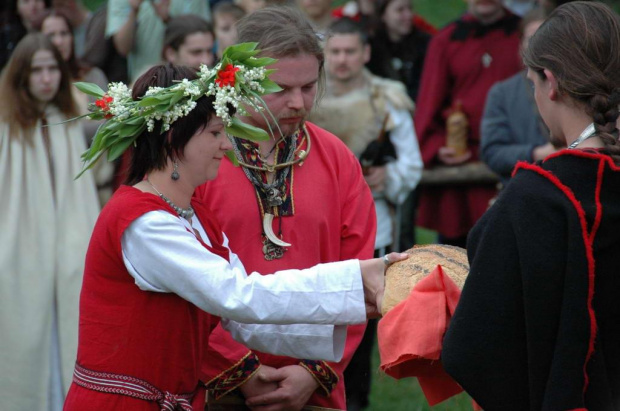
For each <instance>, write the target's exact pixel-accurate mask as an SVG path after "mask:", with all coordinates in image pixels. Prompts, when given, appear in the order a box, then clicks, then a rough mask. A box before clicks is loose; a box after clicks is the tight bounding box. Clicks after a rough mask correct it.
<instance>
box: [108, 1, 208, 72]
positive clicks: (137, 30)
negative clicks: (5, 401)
mask: <svg viewBox="0 0 620 411" xmlns="http://www.w3.org/2000/svg"><path fill="white" fill-rule="evenodd" d="M183 14H194V15H197V16H200V17H202V18H204V19H205V20H207V21H211V13H210V10H209V5H208V3H207V2H206V1H205V0H153V1H149V0H108V13H107V26H106V36H107V37H112V39H113V42H114V47H115V48H116V50H117V51H118V53H119V54H121V55H122V56H127V63H128V72H129V80H130V81H133V80H135V79H136V77H138V76H139V75H140V74H141V73H143V72H144V71H145V70H146V69H148V68H149V67H151V66H152V65H154V64H157V63H159V61H160V55H159V54H158V53H157V52H156V51H157V50H161V49H162V45H163V42H164V31H165V29H166V24H167V23H168V21H169V20H170V19H171V18H172V17H174V16H179V15H183Z"/></svg>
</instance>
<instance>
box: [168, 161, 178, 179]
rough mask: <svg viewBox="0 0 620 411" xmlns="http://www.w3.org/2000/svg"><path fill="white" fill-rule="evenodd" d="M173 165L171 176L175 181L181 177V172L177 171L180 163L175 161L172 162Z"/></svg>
mask: <svg viewBox="0 0 620 411" xmlns="http://www.w3.org/2000/svg"><path fill="white" fill-rule="evenodd" d="M172 165H173V167H174V168H173V170H172V174H170V178H171V179H173V180H174V181H177V180H178V179H179V177H180V176H179V172H178V171H177V168H178V167H179V164H178V163H177V162H176V160H175V161H173V162H172Z"/></svg>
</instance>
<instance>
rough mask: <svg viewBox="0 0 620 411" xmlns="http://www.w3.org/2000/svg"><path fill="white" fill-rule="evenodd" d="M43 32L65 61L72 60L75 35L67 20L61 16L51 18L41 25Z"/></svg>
mask: <svg viewBox="0 0 620 411" xmlns="http://www.w3.org/2000/svg"><path fill="white" fill-rule="evenodd" d="M41 32H42V33H43V34H45V35H46V36H47V37H48V38H49V39H50V40H51V41H52V43H53V44H54V46H56V48H57V49H58V51H60V55H61V56H62V59H63V60H64V61H67V60H69V59H70V58H71V53H73V35H72V34H71V30H70V29H69V26H68V25H67V22H66V21H65V19H63V18H62V17H59V16H49V17H48V18H46V19H45V20H44V21H43V24H42V25H41Z"/></svg>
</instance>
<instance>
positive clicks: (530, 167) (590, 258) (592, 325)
mask: <svg viewBox="0 0 620 411" xmlns="http://www.w3.org/2000/svg"><path fill="white" fill-rule="evenodd" d="M562 152H563V151H562ZM568 154H573V152H570V153H568ZM582 154H586V153H582ZM578 156H579V155H578ZM589 156H590V155H585V156H584V157H589ZM600 157H601V155H597V154H593V158H600ZM605 157H607V156H605ZM547 158H549V157H547ZM607 158H609V157H607ZM609 159H610V160H611V158H609ZM519 169H525V170H530V171H532V172H535V173H538V174H540V175H541V176H542V177H544V178H546V179H547V180H549V181H550V182H551V183H553V184H554V185H555V186H556V187H558V188H559V189H560V190H561V191H562V192H563V193H564V195H566V197H567V198H568V199H569V200H570V202H571V203H573V207H574V208H575V211H577V215H578V216H579V222H580V224H581V234H582V237H583V242H584V245H585V248H586V258H587V260H588V303H587V306H588V314H589V316H590V341H589V343H588V353H587V354H586V359H585V362H584V364H583V376H584V385H583V392H584V393H585V392H586V389H587V388H588V383H589V378H588V373H587V371H586V366H587V365H588V361H590V357H592V353H594V339H595V338H596V328H597V327H596V316H595V314H594V309H593V308H592V298H593V297H594V255H593V254H592V242H591V240H590V236H589V235H588V224H587V222H586V214H585V212H584V210H583V207H581V204H580V203H579V201H578V200H577V198H576V197H575V195H574V194H573V192H572V191H571V189H570V188H568V187H567V186H565V185H564V184H562V182H561V181H560V180H559V179H558V178H557V177H556V176H554V175H553V174H552V173H550V172H549V171H547V170H544V169H542V168H541V167H540V166H537V165H535V164H530V163H527V162H524V161H521V162H519V163H517V165H516V166H515V169H514V171H513V175H514V174H515V173H516V172H517V171H518V170H519ZM600 170H601V169H600V168H599V171H600ZM598 184H599V182H597V185H598Z"/></svg>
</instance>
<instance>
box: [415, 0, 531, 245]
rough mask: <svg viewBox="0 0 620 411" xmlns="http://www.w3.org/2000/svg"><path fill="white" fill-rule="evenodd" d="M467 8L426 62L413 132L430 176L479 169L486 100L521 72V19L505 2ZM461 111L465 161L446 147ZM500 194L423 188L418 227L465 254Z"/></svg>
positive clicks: (490, 188) (488, 187) (482, 0)
mask: <svg viewBox="0 0 620 411" xmlns="http://www.w3.org/2000/svg"><path fill="white" fill-rule="evenodd" d="M467 3H468V12H467V13H466V14H465V15H464V16H463V17H462V18H460V19H459V20H457V21H455V22H454V23H452V24H450V25H448V26H447V27H445V28H444V29H442V30H441V31H440V32H439V33H438V34H437V35H435V36H434V37H433V39H432V40H431V43H430V44H429V47H428V52H427V55H426V60H425V64H424V69H423V72H422V80H421V89H420V93H419V95H418V99H417V102H416V112H415V120H414V124H415V127H416V132H417V135H418V139H419V144H420V150H421V153H422V159H423V160H424V164H425V167H427V168H431V167H433V166H435V165H448V166H456V165H461V164H465V163H467V162H473V161H478V159H479V157H478V148H479V144H480V119H481V117H482V111H483V109H484V103H485V99H486V95H487V92H488V91H489V89H490V88H491V86H492V85H493V84H495V83H496V82H497V81H500V80H503V79H506V78H508V77H510V76H512V75H513V74H515V73H517V72H518V71H519V70H520V69H521V67H522V64H521V58H520V56H519V30H518V24H519V17H517V16H515V15H513V14H511V13H510V12H509V11H508V10H506V9H505V8H503V7H502V2H501V0H467ZM457 106H460V107H461V110H462V111H463V112H464V114H465V115H466V116H467V120H468V123H469V128H468V130H467V133H468V134H467V151H466V152H465V153H463V154H459V153H457V152H456V151H455V150H454V149H453V148H451V147H447V145H446V120H447V118H448V116H449V114H450V112H451V110H453V109H454V108H455V107H457ZM495 192H496V189H495V185H494V184H490V183H482V184H480V183H469V184H461V185H450V184H448V185H441V186H432V187H431V186H426V187H424V188H423V190H422V194H421V198H420V209H419V217H418V224H419V225H421V226H423V227H427V228H430V229H433V230H436V231H438V232H439V234H440V240H441V242H443V243H447V244H453V245H459V246H461V247H464V246H465V239H466V236H467V233H468V232H469V230H470V228H471V227H473V225H474V223H475V222H476V221H477V220H478V218H480V216H481V215H482V214H483V213H484V211H485V210H486V209H487V207H488V204H489V200H490V199H491V198H492V197H493V196H494V195H495Z"/></svg>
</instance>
